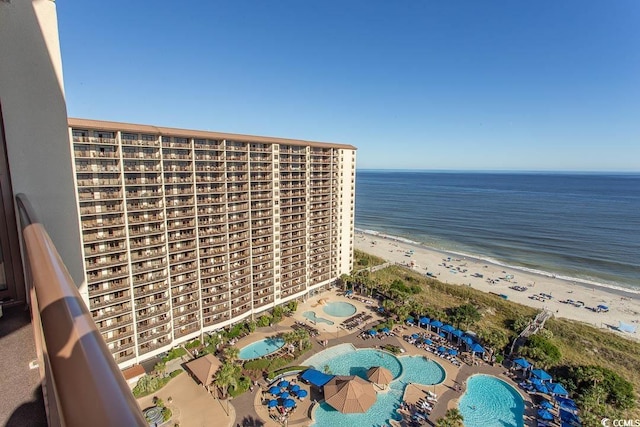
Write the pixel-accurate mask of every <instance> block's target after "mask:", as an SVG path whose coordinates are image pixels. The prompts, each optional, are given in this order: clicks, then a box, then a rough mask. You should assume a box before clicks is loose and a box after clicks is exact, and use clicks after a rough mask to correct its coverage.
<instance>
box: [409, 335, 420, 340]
mask: <svg viewBox="0 0 640 427" xmlns="http://www.w3.org/2000/svg"><path fill="white" fill-rule="evenodd" d="M411 338H413V339H414V340H417V339H418V338H420V335H418V334H411Z"/></svg>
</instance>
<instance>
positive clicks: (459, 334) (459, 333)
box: [451, 329, 464, 338]
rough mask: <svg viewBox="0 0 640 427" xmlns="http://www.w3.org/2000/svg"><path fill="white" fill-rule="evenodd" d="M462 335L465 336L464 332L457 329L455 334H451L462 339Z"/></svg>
mask: <svg viewBox="0 0 640 427" xmlns="http://www.w3.org/2000/svg"><path fill="white" fill-rule="evenodd" d="M462 334H464V332H462V331H461V330H460V329H456V330H454V331H453V332H451V335H453V336H455V337H458V338H460V337H462Z"/></svg>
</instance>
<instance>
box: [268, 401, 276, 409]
mask: <svg viewBox="0 0 640 427" xmlns="http://www.w3.org/2000/svg"><path fill="white" fill-rule="evenodd" d="M267 406H268V407H269V408H275V407H276V406H278V401H277V400H270V401H269V403H268V404H267Z"/></svg>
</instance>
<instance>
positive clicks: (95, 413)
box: [16, 194, 148, 427]
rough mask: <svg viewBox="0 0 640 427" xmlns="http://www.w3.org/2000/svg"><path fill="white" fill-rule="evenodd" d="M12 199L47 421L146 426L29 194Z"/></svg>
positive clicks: (55, 424)
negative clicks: (20, 236)
mask: <svg viewBox="0 0 640 427" xmlns="http://www.w3.org/2000/svg"><path fill="white" fill-rule="evenodd" d="M16 201H17V205H18V211H19V214H20V222H21V226H22V243H23V248H24V251H25V255H26V256H25V270H26V273H27V287H28V291H29V295H30V297H31V299H30V305H31V313H32V316H33V327H34V334H35V341H36V351H37V355H38V361H39V369H40V377H41V380H42V389H43V394H44V398H45V407H46V411H47V419H48V424H49V426H87V425H91V426H141V427H142V426H147V425H148V423H147V422H146V421H145V418H144V416H143V415H142V412H141V411H140V408H139V407H138V405H137V403H136V400H135V399H134V397H133V395H132V394H131V391H130V389H129V387H128V385H127V383H126V382H125V380H124V377H123V376H122V373H121V372H120V370H119V369H118V366H117V364H116V362H115V360H114V359H113V356H112V355H111V353H110V352H109V350H108V348H107V346H106V344H105V342H104V340H103V338H102V336H101V335H100V332H99V331H98V329H97V327H96V325H95V323H94V321H93V319H92V318H91V314H90V313H89V311H88V310H87V307H86V305H85V303H84V302H83V300H82V297H81V296H80V294H79V293H78V289H77V288H76V286H75V284H74V282H73V280H72V278H71V276H70V274H69V272H68V271H67V268H66V266H65V265H64V263H63V261H62V259H61V258H60V255H59V254H58V251H57V250H56V247H55V245H54V244H53V242H52V241H51V238H50V237H49V235H48V233H47V231H46V230H45V228H44V226H43V225H42V224H41V223H40V222H38V219H37V216H36V215H35V213H34V211H33V208H32V207H31V204H30V203H29V200H28V199H27V197H26V196H25V195H24V194H18V195H17V196H16Z"/></svg>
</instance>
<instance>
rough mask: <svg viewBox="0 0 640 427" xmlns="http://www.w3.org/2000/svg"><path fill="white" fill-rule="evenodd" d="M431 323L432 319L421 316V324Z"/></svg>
mask: <svg viewBox="0 0 640 427" xmlns="http://www.w3.org/2000/svg"><path fill="white" fill-rule="evenodd" d="M430 323H431V319H429V318H428V317H421V318H420V324H421V325H428V324H430Z"/></svg>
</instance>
